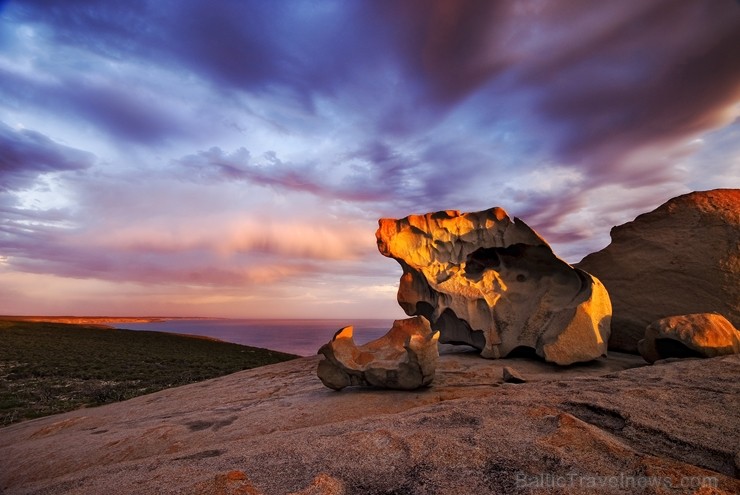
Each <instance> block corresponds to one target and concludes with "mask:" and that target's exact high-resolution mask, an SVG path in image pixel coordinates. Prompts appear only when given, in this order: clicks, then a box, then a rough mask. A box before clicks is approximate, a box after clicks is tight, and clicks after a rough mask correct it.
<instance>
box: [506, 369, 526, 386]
mask: <svg viewBox="0 0 740 495" xmlns="http://www.w3.org/2000/svg"><path fill="white" fill-rule="evenodd" d="M504 382H505V383H527V379H526V378H524V377H523V376H522V375H521V373H519V372H518V371H517V370H515V369H514V368H512V367H510V366H504Z"/></svg>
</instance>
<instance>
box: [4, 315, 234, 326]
mask: <svg viewBox="0 0 740 495" xmlns="http://www.w3.org/2000/svg"><path fill="white" fill-rule="evenodd" d="M225 319H227V318H217V317H211V316H25V315H21V316H13V315H0V320H6V321H33V322H49V323H68V324H72V325H105V324H107V323H159V322H163V321H172V320H225Z"/></svg>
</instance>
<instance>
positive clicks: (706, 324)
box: [637, 313, 740, 363]
mask: <svg viewBox="0 0 740 495" xmlns="http://www.w3.org/2000/svg"><path fill="white" fill-rule="evenodd" d="M637 347H638V349H639V351H640V354H642V357H643V358H645V361H647V362H648V363H654V362H655V361H657V360H658V359H666V358H670V357H715V356H723V355H726V354H740V331H738V330H737V329H736V328H735V327H734V326H733V325H732V323H730V322H729V321H727V318H725V317H724V316H722V315H719V314H716V313H697V314H690V315H681V316H670V317H668V318H662V319H660V320H657V321H654V322H653V323H651V324H650V325H648V327H647V329H646V330H645V338H643V339H642V340H640V341H639V342H638V344H637Z"/></svg>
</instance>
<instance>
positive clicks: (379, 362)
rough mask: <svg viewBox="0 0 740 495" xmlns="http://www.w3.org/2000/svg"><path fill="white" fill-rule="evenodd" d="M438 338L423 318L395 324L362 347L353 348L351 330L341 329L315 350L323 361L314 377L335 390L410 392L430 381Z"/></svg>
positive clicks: (432, 374) (433, 371)
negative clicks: (354, 387) (360, 388)
mask: <svg viewBox="0 0 740 495" xmlns="http://www.w3.org/2000/svg"><path fill="white" fill-rule="evenodd" d="M438 338H439V332H437V333H434V332H432V329H431V327H430V326H429V322H428V321H427V320H426V319H424V318H423V317H416V318H409V319H406V320H396V321H395V322H393V327H392V328H391V329H390V331H389V332H388V333H387V334H386V335H384V336H383V337H381V338H379V339H377V340H373V341H372V342H368V343H367V344H365V345H362V346H357V345H355V342H354V339H353V338H352V327H351V326H350V327H344V328H342V329H341V330H339V331H338V332H337V333H336V334H335V335H334V338H333V339H332V340H331V342H329V343H328V344H325V345H324V346H322V347H321V349H319V353H320V354H323V355H324V357H326V359H324V360H323V361H321V362H320V363H319V367H318V370H317V374H318V376H319V378H320V379H321V381H322V383H323V384H324V385H326V386H327V387H329V388H333V389H335V390H341V389H343V388H344V387H349V386H351V385H365V386H373V387H380V388H392V389H399V390H413V389H416V388H419V387H423V386H426V385H429V384H430V383H432V380H434V373H435V370H436V367H437V358H438V357H439V351H438V350H437V340H438Z"/></svg>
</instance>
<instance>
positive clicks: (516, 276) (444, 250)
mask: <svg viewBox="0 0 740 495" xmlns="http://www.w3.org/2000/svg"><path fill="white" fill-rule="evenodd" d="M379 224H380V227H379V228H378V231H377V232H376V237H377V240H378V249H379V250H380V252H381V254H383V255H384V256H387V257H389V258H393V259H395V260H396V261H398V262H399V264H400V265H401V267H402V268H403V275H402V276H401V281H400V285H399V288H398V302H399V304H400V305H401V307H402V308H403V310H404V311H405V312H406V313H407V314H409V315H422V316H424V317H426V318H427V319H429V321H430V322H431V323H432V328H434V329H435V330H439V331H440V332H441V336H440V342H447V343H462V344H469V345H472V346H474V347H476V348H478V349H480V350H481V355H482V356H483V357H488V358H500V357H505V356H506V355H508V354H509V353H510V352H511V351H513V350H514V349H516V348H517V347H521V346H524V347H529V348H532V349H534V350H535V351H536V352H537V354H538V355H539V356H541V357H543V358H544V359H545V360H547V361H551V362H555V363H558V364H564V365H565V364H571V363H575V362H582V361H590V360H593V359H596V358H598V357H600V356H602V355H605V354H606V343H607V341H608V339H609V321H610V317H611V303H610V301H609V296H608V294H607V292H606V289H604V286H603V285H602V284H601V282H599V281H598V280H597V279H596V278H595V277H592V276H591V275H589V274H588V273H586V272H584V271H582V270H579V269H576V268H573V267H571V266H570V265H568V264H567V263H566V262H564V261H563V260H561V259H560V258H558V257H557V256H555V254H554V253H553V252H552V249H551V248H550V246H549V245H548V244H547V242H545V240H544V239H542V237H540V236H539V235H538V234H537V233H536V232H535V231H534V230H532V229H531V228H529V227H528V226H527V225H526V224H525V223H524V222H522V221H521V220H519V219H514V220H512V219H511V218H510V217H509V216H508V215H507V214H506V212H505V211H504V210H502V209H501V208H492V209H489V210H486V211H481V212H475V213H463V214H460V212H457V211H441V212H437V213H428V214H426V215H411V216H408V217H406V218H402V219H400V220H395V219H387V218H384V219H381V220H380V222H379Z"/></svg>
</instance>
